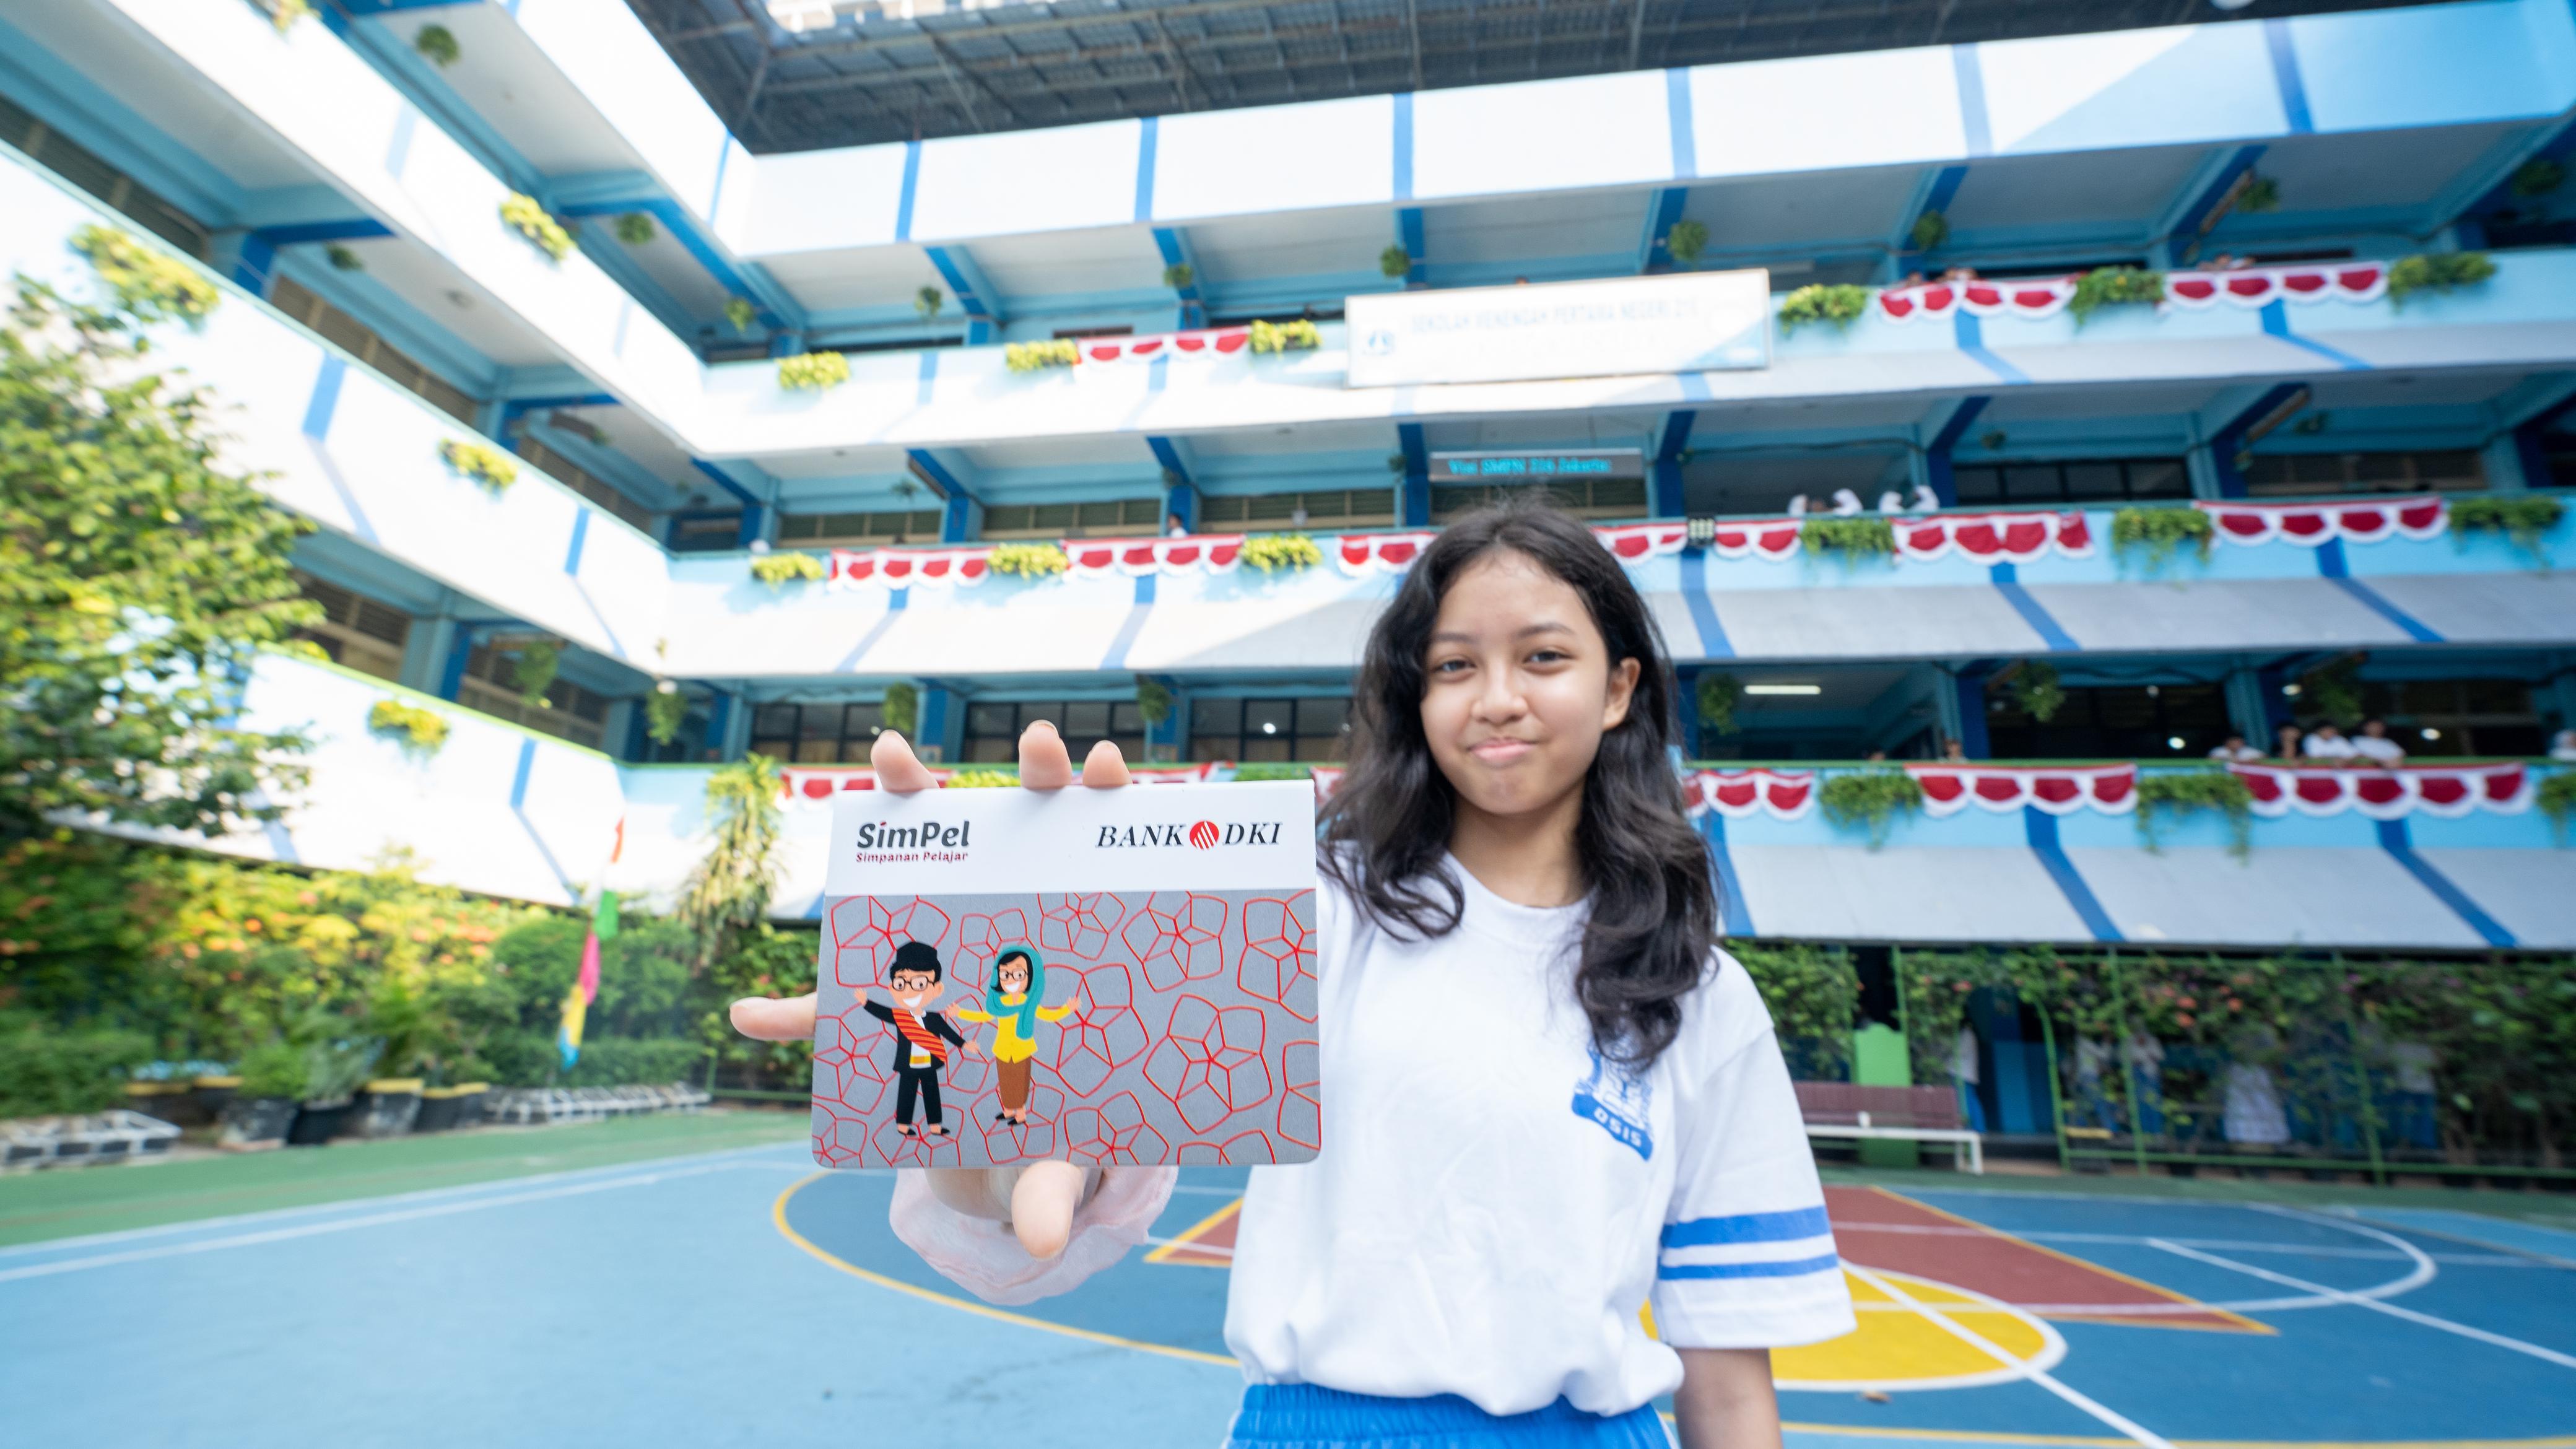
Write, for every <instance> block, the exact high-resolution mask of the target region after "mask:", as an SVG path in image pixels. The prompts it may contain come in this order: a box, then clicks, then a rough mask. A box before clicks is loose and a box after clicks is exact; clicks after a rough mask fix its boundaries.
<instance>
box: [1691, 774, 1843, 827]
mask: <svg viewBox="0 0 2576 1449" xmlns="http://www.w3.org/2000/svg"><path fill="white" fill-rule="evenodd" d="M1682 789H1683V795H1684V798H1685V799H1686V800H1687V802H1688V805H1689V809H1690V813H1691V814H1693V815H1700V814H1705V813H1706V812H1708V811H1711V810H1714V811H1716V812H1717V813H1718V814H1720V815H1722V816H1724V817H1726V818H1727V819H1729V820H1742V819H1745V818H1746V817H1748V816H1753V815H1767V816H1769V817H1770V818H1771V819H1774V820H1803V819H1805V818H1806V817H1807V816H1809V815H1811V814H1813V813H1815V809H1816V772H1815V771H1813V770H1763V769H1753V770H1699V771H1695V772H1694V773H1693V774H1692V775H1691V776H1690V778H1689V779H1687V780H1685V781H1684V782H1683V784H1682Z"/></svg>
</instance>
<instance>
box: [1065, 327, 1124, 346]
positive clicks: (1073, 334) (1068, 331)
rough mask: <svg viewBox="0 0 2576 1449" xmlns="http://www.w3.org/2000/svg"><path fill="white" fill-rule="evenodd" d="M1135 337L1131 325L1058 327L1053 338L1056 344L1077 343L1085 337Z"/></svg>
mask: <svg viewBox="0 0 2576 1449" xmlns="http://www.w3.org/2000/svg"><path fill="white" fill-rule="evenodd" d="M1135 335H1136V329H1135V327H1133V326H1132V325H1131V326H1122V327H1059V328H1057V329H1056V330H1055V337H1056V340H1057V341H1058V342H1066V341H1079V340H1081V339H1082V338H1085V337H1133V336H1135Z"/></svg>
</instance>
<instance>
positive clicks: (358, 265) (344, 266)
mask: <svg viewBox="0 0 2576 1449" xmlns="http://www.w3.org/2000/svg"><path fill="white" fill-rule="evenodd" d="M322 255H323V257H324V258H325V259H326V260H328V261H329V262H330V263H331V270H333V271H335V272H363V271H365V270H366V269H367V259H366V258H364V257H362V256H359V255H358V254H357V253H356V252H353V251H351V250H349V249H348V248H347V247H344V246H342V245H340V244H339V243H338V242H332V243H331V244H330V245H328V246H325V247H324V248H322Z"/></svg>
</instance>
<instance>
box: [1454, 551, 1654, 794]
mask: <svg viewBox="0 0 2576 1449" xmlns="http://www.w3.org/2000/svg"><path fill="white" fill-rule="evenodd" d="M1422 667H1423V686H1422V733H1423V737H1424V738H1425V739H1426V740H1428V741H1429V742H1430V745H1431V758H1432V759H1433V760H1434V761H1435V762H1437V763H1438V765H1439V766H1440V773H1441V774H1443V775H1445V776H1447V777H1448V780H1449V784H1450V786H1451V788H1453V789H1455V790H1456V791H1457V792H1458V798H1459V801H1460V803H1461V804H1462V805H1464V806H1467V807H1469V808H1472V809H1475V810H1479V811H1482V812H1484V813H1486V814H1489V815H1498V816H1511V815H1521V814H1525V813H1527V812H1530V811H1533V810H1539V809H1543V808H1546V807H1548V806H1550V805H1553V804H1555V803H1556V802H1558V801H1560V800H1562V799H1564V798H1565V796H1566V795H1567V794H1568V793H1569V792H1571V791H1574V790H1577V789H1580V788H1581V787H1582V784H1583V776H1584V773H1585V772H1586V771H1587V770H1590V769H1591V768H1592V758H1593V756H1594V755H1596V754H1599V753H1600V751H1601V736H1602V734H1603V732H1604V731H1607V730H1610V729H1613V728H1615V727H1616V726H1617V725H1618V724H1619V722H1620V721H1622V720H1624V719H1626V718H1627V717H1628V700H1629V697H1630V696H1631V695H1632V694H1633V693H1634V692H1635V690H1636V687H1637V670H1638V662H1637V661H1636V660H1634V659H1612V658H1611V657H1610V650H1609V646H1608V644H1607V643H1606V642H1604V641H1603V639H1602V637H1601V629H1600V626H1599V625H1597V624H1595V623H1594V622H1593V621H1592V611H1591V610H1590V609H1588V608H1586V607H1584V603H1583V596H1582V595H1580V594H1578V593H1576V592H1575V591H1574V588H1573V586H1572V585H1570V584H1568V583H1566V582H1565V581H1564V580H1563V579H1560V578H1558V577H1557V576H1556V575H1554V574H1552V573H1549V572H1548V571H1547V570H1545V569H1543V568H1541V567H1539V566H1538V565H1537V564H1536V563H1534V562H1532V561H1531V560H1530V559H1529V558H1528V557H1527V556H1525V555H1522V554H1518V553H1509V552H1496V553H1489V554H1487V555H1485V556H1484V557H1483V558H1480V559H1478V560H1476V561H1475V562H1474V563H1472V564H1469V565H1468V566H1467V567H1466V568H1465V569H1464V570H1462V571H1460V573H1459V574H1458V576H1457V577H1456V578H1454V579H1452V580H1451V581H1450V584H1449V592H1448V593H1447V594H1446V595H1444V596H1443V597H1442V598H1441V600H1440V615H1439V617H1438V618H1437V619H1436V620H1434V621H1433V623H1432V626H1431V640H1430V644H1429V646H1428V647H1427V649H1426V651H1425V653H1424V655H1423V660H1422Z"/></svg>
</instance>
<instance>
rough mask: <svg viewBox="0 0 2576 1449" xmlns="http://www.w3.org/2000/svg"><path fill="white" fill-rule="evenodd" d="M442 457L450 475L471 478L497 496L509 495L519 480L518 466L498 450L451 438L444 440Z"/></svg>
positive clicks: (441, 448)
mask: <svg viewBox="0 0 2576 1449" xmlns="http://www.w3.org/2000/svg"><path fill="white" fill-rule="evenodd" d="M438 456H439V458H440V460H441V461H443V462H445V463H446V464H447V467H448V470H449V471H450V472H453V473H455V474H456V475H457V476H458V477H460V478H471V479H473V480H474V481H475V482H477V483H480V484H482V485H483V486H484V487H486V488H489V489H491V490H492V491H493V492H495V493H504V492H507V491H509V487H510V485H511V484H513V483H516V482H518V481H519V465H518V463H517V462H516V461H514V460H513V459H512V458H511V457H510V455H509V454H507V453H504V452H502V451H501V450H500V449H498V448H493V447H487V446H485V445H484V444H481V443H468V442H463V441H461V440H459V439H456V438H447V439H443V440H441V441H440V443H439V445H438Z"/></svg>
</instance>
